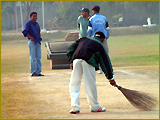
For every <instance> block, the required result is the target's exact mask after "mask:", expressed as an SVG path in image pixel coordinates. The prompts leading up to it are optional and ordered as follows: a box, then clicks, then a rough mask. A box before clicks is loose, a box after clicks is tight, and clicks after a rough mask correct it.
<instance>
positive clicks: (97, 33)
mask: <svg viewBox="0 0 160 120" xmlns="http://www.w3.org/2000/svg"><path fill="white" fill-rule="evenodd" d="M94 37H98V38H100V39H101V38H105V35H104V34H103V32H101V31H98V32H96V33H95V35H94Z"/></svg>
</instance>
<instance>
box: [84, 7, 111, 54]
mask: <svg viewBox="0 0 160 120" xmlns="http://www.w3.org/2000/svg"><path fill="white" fill-rule="evenodd" d="M99 11H100V7H99V6H94V7H93V8H92V12H93V14H94V15H93V16H92V17H91V18H90V19H89V26H88V30H87V34H88V36H90V37H94V35H95V33H96V32H98V31H101V32H103V33H104V35H105V41H104V43H103V45H104V47H105V48H106V50H107V52H109V50H108V45H107V39H108V38H109V25H108V20H107V18H106V17H105V16H103V15H101V13H99Z"/></svg>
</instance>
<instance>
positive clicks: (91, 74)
mask: <svg viewBox="0 0 160 120" xmlns="http://www.w3.org/2000/svg"><path fill="white" fill-rule="evenodd" d="M104 39H105V36H104V34H103V33H102V32H97V33H95V36H94V38H91V37H83V38H81V39H79V40H77V41H76V42H74V43H73V44H72V45H71V46H70V47H69V50H68V52H67V55H68V58H69V61H70V62H71V65H70V68H71V69H72V70H73V71H72V75H71V80H70V95H71V107H72V109H71V110H70V113H71V114H76V113H79V112H80V101H79V94H80V84H81V78H82V74H83V75H84V83H85V91H86V94H87V99H88V102H89V106H90V108H91V112H104V111H106V108H102V107H101V106H100V105H99V103H98V102H97V89H96V79H95V70H98V69H99V66H98V63H99V64H100V66H101V68H102V70H103V72H104V74H105V76H106V78H107V79H108V80H109V82H110V84H111V85H116V82H115V81H114V78H113V72H112V71H113V70H112V65H111V62H110V58H109V56H108V54H107V52H106V50H105V48H104V46H103V44H102V43H103V42H104Z"/></svg>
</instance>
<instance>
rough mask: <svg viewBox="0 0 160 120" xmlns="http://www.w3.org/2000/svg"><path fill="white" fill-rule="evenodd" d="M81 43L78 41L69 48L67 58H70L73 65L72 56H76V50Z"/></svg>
mask: <svg viewBox="0 0 160 120" xmlns="http://www.w3.org/2000/svg"><path fill="white" fill-rule="evenodd" d="M78 42H79V40H78V41H76V42H74V43H73V44H72V45H71V46H70V47H69V49H68V51H67V56H68V58H69V61H70V62H71V63H72V62H73V61H72V56H73V54H74V51H75V50H76V48H77V46H78V44H79V43H78Z"/></svg>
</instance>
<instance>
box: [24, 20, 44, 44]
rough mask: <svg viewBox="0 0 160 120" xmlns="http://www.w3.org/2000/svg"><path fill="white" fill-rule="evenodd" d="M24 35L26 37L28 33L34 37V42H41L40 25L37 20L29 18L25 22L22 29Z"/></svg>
mask: <svg viewBox="0 0 160 120" xmlns="http://www.w3.org/2000/svg"><path fill="white" fill-rule="evenodd" d="M22 33H23V35H24V37H26V36H27V35H28V34H29V35H30V36H31V37H33V38H34V42H35V43H36V44H37V43H39V44H41V41H42V38H41V34H40V27H39V24H38V23H37V22H35V24H34V22H33V21H32V20H29V21H28V22H26V23H25V25H24V28H23V31H22Z"/></svg>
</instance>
